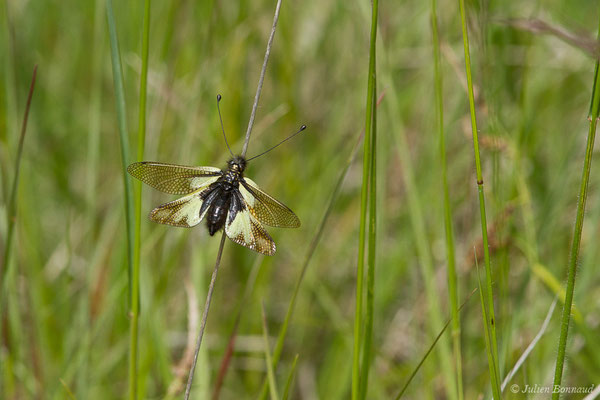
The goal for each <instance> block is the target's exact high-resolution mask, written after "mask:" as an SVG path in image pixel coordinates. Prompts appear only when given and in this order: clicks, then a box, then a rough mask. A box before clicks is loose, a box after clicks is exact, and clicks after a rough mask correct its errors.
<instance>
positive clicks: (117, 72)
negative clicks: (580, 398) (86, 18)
mask: <svg viewBox="0 0 600 400" xmlns="http://www.w3.org/2000/svg"><path fill="white" fill-rule="evenodd" d="M106 19H107V21H108V36H109V40H110V55H111V64H112V72H113V84H114V89H115V106H116V108H117V120H118V126H119V142H120V146H121V164H122V167H123V170H122V172H123V189H124V198H125V223H126V229H127V235H126V236H127V261H128V264H127V265H128V274H129V277H130V279H129V294H130V295H129V298H130V299H131V276H132V267H133V226H134V217H133V191H132V188H131V181H130V179H129V176H128V175H127V166H128V165H129V136H128V134H127V109H126V104H125V88H124V86H123V69H122V66H121V52H120V50H119V38H118V35H117V25H116V22H115V16H114V13H113V6H112V0H106Z"/></svg>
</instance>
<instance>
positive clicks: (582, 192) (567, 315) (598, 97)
mask: <svg viewBox="0 0 600 400" xmlns="http://www.w3.org/2000/svg"><path fill="white" fill-rule="evenodd" d="M598 37H600V26H599V29H598ZM599 111H600V64H599V61H598V60H596V67H595V70H594V84H593V87H592V100H591V102H590V111H589V114H588V119H589V121H590V123H589V129H588V136H587V144H586V149H585V160H584V163H583V171H582V176H581V186H580V188H579V200H578V202H577V216H576V218H575V229H574V232H573V241H572V243H571V251H570V255H569V267H568V271H567V289H566V292H565V302H564V304H563V310H562V316H561V323H560V337H559V340H558V353H557V356H556V368H555V370H554V383H553V387H556V386H560V384H561V382H562V373H563V369H564V364H565V355H566V349H567V338H568V335H569V323H570V321H571V307H572V305H573V294H574V292H575V276H576V274H577V261H578V259H579V248H580V245H581V233H582V231H583V219H584V216H585V202H586V200H587V193H588V184H589V180H590V171H591V168H592V152H593V150H594V140H595V138H596V125H597V123H598V114H599ZM559 397H560V391H559V392H555V393H553V394H552V399H553V400H557V399H558V398H559Z"/></svg>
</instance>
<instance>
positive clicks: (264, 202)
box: [239, 178, 300, 228]
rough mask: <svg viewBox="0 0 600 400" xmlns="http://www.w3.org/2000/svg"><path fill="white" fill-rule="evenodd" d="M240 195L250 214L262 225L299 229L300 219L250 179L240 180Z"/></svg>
mask: <svg viewBox="0 0 600 400" xmlns="http://www.w3.org/2000/svg"><path fill="white" fill-rule="evenodd" d="M240 181H241V182H240V183H241V185H240V188H239V189H240V193H241V194H242V197H243V199H244V202H245V203H246V206H247V207H248V209H249V210H250V213H252V215H253V216H254V218H256V219H257V220H258V221H260V222H261V223H263V224H265V225H268V226H275V227H279V228H298V227H299V226H300V219H298V217H297V216H296V214H294V212H293V211H292V210H290V209H289V208H288V207H287V206H286V205H285V204H283V203H282V202H280V201H278V200H276V199H274V198H273V197H271V196H270V195H268V194H267V193H265V192H263V191H262V190H261V189H260V188H259V187H258V185H257V184H256V183H255V182H254V181H253V180H252V179H249V178H242V179H241V180H240Z"/></svg>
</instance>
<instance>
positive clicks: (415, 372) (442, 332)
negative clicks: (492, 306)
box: [396, 288, 481, 400]
mask: <svg viewBox="0 0 600 400" xmlns="http://www.w3.org/2000/svg"><path fill="white" fill-rule="evenodd" d="M476 290H477V288H475V289H473V291H471V293H470V294H469V295H468V296H467V298H466V299H465V301H463V303H462V304H461V305H460V307H458V309H457V311H458V313H460V311H461V310H462V309H463V307H464V306H465V304H467V302H468V301H469V299H471V296H473V293H475V291H476ZM479 293H481V290H479ZM453 320H454V316H450V319H448V321H446V323H445V324H444V327H443V328H442V330H441V331H440V333H438V335H437V336H436V337H435V339H434V341H433V343H431V346H429V348H428V349H427V351H426V352H425V354H424V355H423V357H422V358H421V361H419V363H418V364H417V366H416V367H415V369H414V370H413V372H412V373H411V374H410V376H409V377H408V380H407V381H406V383H405V384H404V386H403V387H402V389H401V390H400V392H399V393H398V395H397V396H396V400H399V399H400V398H402V396H403V395H404V392H406V389H408V386H409V385H410V383H411V382H412V380H413V379H414V377H415V376H416V375H417V373H418V372H419V369H421V366H423V364H424V363H425V360H427V357H429V354H431V352H432V351H433V349H434V347H435V345H436V344H437V342H438V341H439V340H440V338H441V337H442V335H443V334H444V332H446V329H448V326H449V325H450V323H451V322H452V321H453Z"/></svg>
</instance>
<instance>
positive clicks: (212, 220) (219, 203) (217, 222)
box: [206, 191, 231, 236]
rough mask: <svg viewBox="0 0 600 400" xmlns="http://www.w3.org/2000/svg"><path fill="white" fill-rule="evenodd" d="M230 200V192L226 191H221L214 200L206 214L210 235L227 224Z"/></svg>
mask: <svg viewBox="0 0 600 400" xmlns="http://www.w3.org/2000/svg"><path fill="white" fill-rule="evenodd" d="M230 201H231V195H230V193H228V192H224V191H220V193H219V194H218V195H216V196H215V199H214V200H213V201H212V203H211V205H210V208H209V209H208V213H207V215H206V225H207V227H208V233H209V234H210V236H213V235H214V234H215V233H216V232H217V231H218V230H219V229H221V228H222V227H223V225H224V224H225V219H226V218H227V212H228V210H229V203H230Z"/></svg>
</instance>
